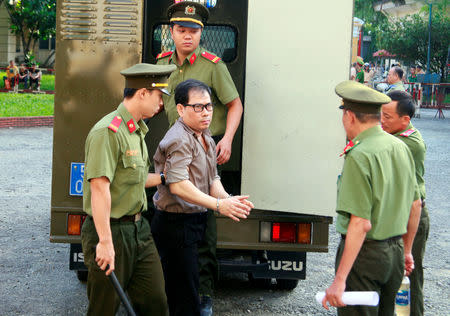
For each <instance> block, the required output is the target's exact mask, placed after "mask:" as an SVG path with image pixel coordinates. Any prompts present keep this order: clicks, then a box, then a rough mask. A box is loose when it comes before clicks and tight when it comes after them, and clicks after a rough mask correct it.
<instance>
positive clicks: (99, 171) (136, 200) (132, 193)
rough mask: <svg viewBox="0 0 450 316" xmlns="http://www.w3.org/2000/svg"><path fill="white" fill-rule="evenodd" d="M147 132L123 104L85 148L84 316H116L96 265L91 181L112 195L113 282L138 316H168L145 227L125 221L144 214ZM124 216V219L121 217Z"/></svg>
mask: <svg viewBox="0 0 450 316" xmlns="http://www.w3.org/2000/svg"><path fill="white" fill-rule="evenodd" d="M147 132H148V128H147V126H146V125H145V124H144V122H143V121H142V120H141V121H139V122H136V121H135V120H134V119H133V117H132V116H131V114H130V113H129V112H128V111H127V109H126V108H125V106H124V105H123V104H120V105H119V107H118V108H117V110H116V111H114V112H112V113H110V114H108V115H106V116H105V117H103V118H102V119H101V120H100V121H99V122H98V123H97V124H95V126H94V127H93V128H92V129H91V131H90V132H89V134H88V137H87V139H86V146H85V176H84V182H83V190H84V191H83V192H84V197H83V206H84V211H85V212H86V213H87V214H88V215H89V216H88V217H87V219H86V221H85V222H84V224H83V228H82V233H81V238H82V246H83V253H84V260H85V264H86V266H87V267H88V269H89V275H88V283H87V294H88V298H89V308H88V315H115V313H116V311H117V309H118V306H119V304H120V300H119V297H118V296H117V295H116V293H115V291H114V288H113V287H112V285H111V283H110V281H109V280H108V278H107V277H106V276H105V271H102V270H100V268H99V267H98V265H97V263H96V262H95V248H94V247H95V246H96V245H97V243H98V235H97V232H96V229H95V225H94V222H93V219H92V217H91V216H92V206H91V190H90V182H89V181H90V180H91V179H94V178H100V177H107V178H108V180H109V182H110V194H111V214H110V217H111V233H112V239H113V245H114V251H115V273H116V276H117V278H118V280H119V282H120V284H121V285H122V287H123V288H124V290H125V291H127V292H128V295H129V296H130V299H131V302H132V303H133V305H134V308H135V309H136V312H137V313H138V314H139V315H152V316H153V315H167V314H168V308H167V300H166V296H165V292H164V278H163V273H162V268H161V262H160V260H159V256H158V253H157V250H156V247H155V244H154V242H153V238H152V236H151V233H150V226H149V223H148V221H147V220H146V219H145V218H143V217H141V218H140V219H139V220H136V221H134V220H127V221H125V220H124V219H125V218H126V217H127V216H128V218H127V219H129V218H130V217H129V216H130V215H134V214H137V213H139V212H141V211H145V210H146V209H147V200H146V196H145V192H144V187H145V181H146V179H147V174H148V169H149V164H150V162H149V158H148V152H147V146H146V144H145V141H144V137H145V134H146V133H147ZM124 216H125V217H124Z"/></svg>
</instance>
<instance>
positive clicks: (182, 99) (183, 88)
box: [175, 79, 211, 104]
mask: <svg viewBox="0 0 450 316" xmlns="http://www.w3.org/2000/svg"><path fill="white" fill-rule="evenodd" d="M191 91H199V92H207V93H208V94H209V96H211V89H210V88H209V87H208V86H207V85H206V84H204V83H203V82H201V81H199V80H196V79H188V80H185V81H183V82H181V83H179V84H178V86H177V87H176V88H175V104H188V103H189V92H191Z"/></svg>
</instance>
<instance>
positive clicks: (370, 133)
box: [352, 125, 385, 144]
mask: <svg viewBox="0 0 450 316" xmlns="http://www.w3.org/2000/svg"><path fill="white" fill-rule="evenodd" d="M383 133H385V132H384V131H383V130H382V129H381V126H380V125H376V126H373V127H370V128H368V129H366V130H365V131H362V132H361V133H359V134H358V135H356V137H355V138H353V139H352V141H353V143H354V144H356V142H362V141H363V140H364V139H366V138H368V137H371V136H374V135H379V134H383Z"/></svg>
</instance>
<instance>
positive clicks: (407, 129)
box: [394, 122, 415, 136]
mask: <svg viewBox="0 0 450 316" xmlns="http://www.w3.org/2000/svg"><path fill="white" fill-rule="evenodd" d="M410 129H414V130H415V128H414V126H413V125H412V123H411V122H409V124H408V126H406V128H405V129H404V130H401V131H399V132H397V133H395V134H394V136H398V135H400V134H403V133H404V132H406V131H409V130H410Z"/></svg>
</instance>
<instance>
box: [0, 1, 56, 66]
mask: <svg viewBox="0 0 450 316" xmlns="http://www.w3.org/2000/svg"><path fill="white" fill-rule="evenodd" d="M2 4H3V5H4V6H5V7H6V11H7V12H8V15H9V18H10V22H11V32H12V33H13V34H16V35H18V36H19V37H20V39H21V41H22V47H23V54H24V58H25V62H27V63H29V62H30V58H31V55H32V53H31V52H32V51H34V49H35V47H36V43H38V41H39V39H43V40H45V39H48V38H49V37H51V36H55V33H56V0H26V1H25V0H24V1H21V0H19V1H17V0H15V1H10V0H0V5H2Z"/></svg>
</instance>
